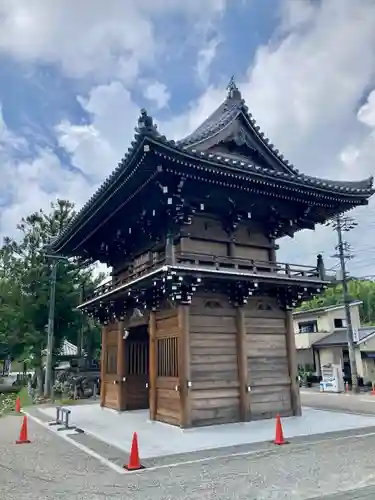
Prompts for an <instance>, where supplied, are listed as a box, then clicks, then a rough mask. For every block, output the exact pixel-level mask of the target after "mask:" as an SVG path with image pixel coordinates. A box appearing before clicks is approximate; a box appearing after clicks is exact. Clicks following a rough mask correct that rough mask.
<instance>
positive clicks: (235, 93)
mask: <svg viewBox="0 0 375 500" xmlns="http://www.w3.org/2000/svg"><path fill="white" fill-rule="evenodd" d="M227 91H228V98H229V99H233V98H237V99H241V92H240V91H239V90H238V87H237V85H236V82H235V80H234V76H232V77H231V79H230V80H229V83H228V86H227Z"/></svg>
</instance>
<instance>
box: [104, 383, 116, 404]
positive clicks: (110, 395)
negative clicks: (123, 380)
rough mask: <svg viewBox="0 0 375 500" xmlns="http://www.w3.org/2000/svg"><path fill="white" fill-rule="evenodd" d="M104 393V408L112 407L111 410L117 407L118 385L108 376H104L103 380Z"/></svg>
mask: <svg viewBox="0 0 375 500" xmlns="http://www.w3.org/2000/svg"><path fill="white" fill-rule="evenodd" d="M104 386H105V387H104V394H105V403H104V406H105V407H106V408H112V409H113V410H117V409H118V395H119V391H118V388H119V385H118V384H115V383H114V380H113V379H112V380H111V378H109V377H107V378H106V380H105V382H104Z"/></svg>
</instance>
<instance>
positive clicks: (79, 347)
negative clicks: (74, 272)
mask: <svg viewBox="0 0 375 500" xmlns="http://www.w3.org/2000/svg"><path fill="white" fill-rule="evenodd" d="M83 297H84V286H83V285H82V286H81V291H80V299H79V302H80V304H82V303H83ZM81 315H83V313H82V311H81ZM82 351H83V323H82V324H81V326H80V329H79V332H78V345H77V356H78V357H79V358H81V357H82Z"/></svg>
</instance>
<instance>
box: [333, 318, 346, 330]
mask: <svg viewBox="0 0 375 500" xmlns="http://www.w3.org/2000/svg"><path fill="white" fill-rule="evenodd" d="M333 324H334V326H335V328H346V326H347V323H346V319H343V318H335V319H334V320H333Z"/></svg>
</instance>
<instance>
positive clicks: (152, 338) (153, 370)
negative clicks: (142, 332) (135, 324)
mask: <svg viewBox="0 0 375 500" xmlns="http://www.w3.org/2000/svg"><path fill="white" fill-rule="evenodd" d="M148 334H149V342H150V346H149V381H148V390H149V400H150V420H156V410H157V387H156V379H157V343H156V312H155V311H151V312H150V317H149V326H148Z"/></svg>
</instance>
